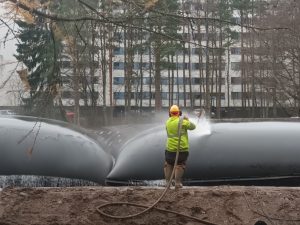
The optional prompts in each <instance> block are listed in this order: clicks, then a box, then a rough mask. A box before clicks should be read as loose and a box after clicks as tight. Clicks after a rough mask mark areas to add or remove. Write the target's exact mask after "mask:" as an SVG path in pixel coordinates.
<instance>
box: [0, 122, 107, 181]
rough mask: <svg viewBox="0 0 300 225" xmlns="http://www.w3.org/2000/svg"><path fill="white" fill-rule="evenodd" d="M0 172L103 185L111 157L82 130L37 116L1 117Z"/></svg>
mask: <svg viewBox="0 0 300 225" xmlns="http://www.w3.org/2000/svg"><path fill="white" fill-rule="evenodd" d="M0 143H1V148H0V155H1V157H0V175H38V176H49V177H64V178H75V179H83V180H88V181H93V182H96V183H98V184H104V183H105V178H106V176H107V174H108V173H109V171H110V170H111V167H112V157H111V156H110V155H108V154H107V153H105V152H104V151H103V149H102V148H101V147H100V146H99V145H98V144H97V143H96V142H95V141H94V140H93V139H92V138H90V137H89V136H88V135H87V134H86V133H84V130H80V129H79V128H76V127H73V126H72V125H70V124H68V123H64V122H60V121H55V120H47V119H41V118H36V117H20V116H19V117H0Z"/></svg>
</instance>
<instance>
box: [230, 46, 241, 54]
mask: <svg viewBox="0 0 300 225" xmlns="http://www.w3.org/2000/svg"><path fill="white" fill-rule="evenodd" d="M230 52H231V55H240V54H241V48H230Z"/></svg>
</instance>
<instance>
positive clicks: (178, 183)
mask: <svg viewBox="0 0 300 225" xmlns="http://www.w3.org/2000/svg"><path fill="white" fill-rule="evenodd" d="M183 173H184V167H183V166H182V165H178V166H176V168H175V190H178V189H180V188H182V177H183Z"/></svg>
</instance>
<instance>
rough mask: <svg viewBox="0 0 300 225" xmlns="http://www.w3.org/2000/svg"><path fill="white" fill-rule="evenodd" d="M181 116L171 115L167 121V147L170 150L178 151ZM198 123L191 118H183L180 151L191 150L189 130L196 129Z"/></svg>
mask: <svg viewBox="0 0 300 225" xmlns="http://www.w3.org/2000/svg"><path fill="white" fill-rule="evenodd" d="M179 120H180V118H179V117H178V116H172V117H170V118H169V119H168V120H167V122H166V129H167V135H168V140H167V145H166V149H167V151H170V152H177V148H178V140H179V137H178V134H179V133H178V123H179ZM195 128H196V125H195V124H193V123H192V122H190V121H189V120H186V119H183V121H182V127H181V138H180V151H188V150H189V138H188V133H187V130H194V129H195Z"/></svg>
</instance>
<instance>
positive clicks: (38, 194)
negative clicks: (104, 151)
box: [0, 186, 300, 225]
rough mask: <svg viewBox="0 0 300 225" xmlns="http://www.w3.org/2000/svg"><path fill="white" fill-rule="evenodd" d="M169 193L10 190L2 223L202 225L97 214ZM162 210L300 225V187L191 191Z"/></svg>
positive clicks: (154, 215) (1, 195) (0, 196)
mask: <svg viewBox="0 0 300 225" xmlns="http://www.w3.org/2000/svg"><path fill="white" fill-rule="evenodd" d="M163 190H164V189H163V188H160V187H80V188H79V187H78V188H77V187H76V188H5V189H3V190H2V191H0V224H1V225H16V224H20V225H21V224H22V225H23V224H24V225H25V224H26V225H33V224H35V225H43V224H47V225H48V224H49V225H50V224H51V225H60V224H64V225H71V224H72V225H75V224H82V225H83V224H84V225H92V224H101V225H102V224H125V225H127V224H128V225H129V224H130V225H136V224H153V225H157V224H166V225H167V224H168V225H170V224H185V225H192V224H201V223H199V222H197V221H195V220H193V219H192V218H188V217H185V216H179V215H175V214H173V213H171V212H163V211H159V210H157V209H152V210H151V211H150V212H148V213H146V214H143V215H141V216H138V217H135V218H131V219H126V220H121V219H110V218H107V217H105V216H103V215H100V214H99V213H98V211H97V210H96V208H97V207H98V206H99V205H101V204H104V203H108V202H116V201H126V202H127V201H128V202H131V203H139V204H145V205H150V204H152V203H153V202H155V200H156V199H158V198H159V196H160V195H161V194H162V193H163ZM157 207H158V208H163V209H167V210H172V211H176V212H180V213H184V214H186V215H189V216H193V217H197V218H200V219H202V220H205V221H209V222H211V223H213V224H220V225H221V224H222V225H229V224H230V225H233V224H239V225H248V224H249V225H254V224H257V225H262V224H268V225H269V224H271V225H275V224H276V225H279V224H280V225H288V224H294V225H296V224H300V188H290V187H289V188H282V187H281V188H278V187H237V186H214V187H185V188H183V189H181V190H179V191H175V190H170V191H168V192H167V194H166V196H165V197H164V198H163V199H162V200H161V201H160V202H159V204H158V205H157ZM141 210H142V208H132V207H130V206H126V205H121V206H109V207H107V208H104V211H106V212H109V213H113V214H115V215H127V214H131V213H135V212H138V211H141ZM257 221H264V222H265V223H257Z"/></svg>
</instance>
